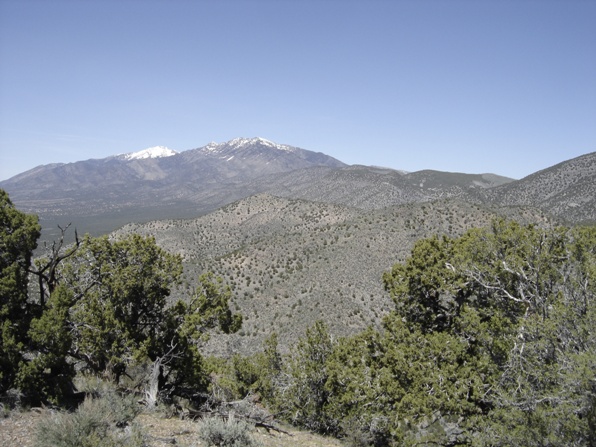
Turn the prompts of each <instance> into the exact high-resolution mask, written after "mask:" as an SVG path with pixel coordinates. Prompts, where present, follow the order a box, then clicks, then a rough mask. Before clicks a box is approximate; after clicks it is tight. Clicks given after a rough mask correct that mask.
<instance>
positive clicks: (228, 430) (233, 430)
mask: <svg viewBox="0 0 596 447" xmlns="http://www.w3.org/2000/svg"><path fill="white" fill-rule="evenodd" d="M251 428H252V427H251V426H250V425H249V424H248V423H247V422H244V421H242V420H237V419H235V418H234V415H233V414H230V416H229V417H228V418H227V419H222V418H220V417H210V418H204V419H202V420H201V421H200V422H199V436H200V437H201V439H202V440H203V441H205V442H206V443H207V445H208V446H210V447H213V446H215V447H253V446H257V445H258V444H257V443H256V442H255V440H254V439H253V437H252V436H251V434H250V431H251Z"/></svg>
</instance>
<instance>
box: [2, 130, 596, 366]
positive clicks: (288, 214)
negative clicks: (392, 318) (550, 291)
mask: <svg viewBox="0 0 596 447" xmlns="http://www.w3.org/2000/svg"><path fill="white" fill-rule="evenodd" d="M0 188H3V189H5V190H7V191H8V193H9V194H10V197H11V199H12V200H13V202H14V203H15V204H16V205H17V207H18V208H19V209H21V210H24V211H27V212H30V213H37V214H38V215H39V216H40V218H41V222H42V225H43V226H44V236H43V237H45V240H51V239H52V238H54V237H55V236H56V231H57V225H62V226H64V225H66V224H68V223H70V222H72V223H73V226H75V227H76V228H77V229H78V230H79V234H81V233H84V232H90V233H92V234H105V233H109V232H111V231H114V230H115V231H114V234H115V235H119V234H129V233H140V234H143V235H152V236H154V237H155V238H156V241H157V243H158V244H159V245H160V246H162V247H163V248H165V249H167V250H169V251H171V252H175V253H179V254H180V255H181V256H182V257H183V259H184V278H183V281H182V283H181V285H180V287H179V288H178V289H177V290H176V291H175V292H174V295H175V297H184V296H188V295H189V294H190V293H191V292H192V289H193V287H194V284H195V281H196V278H197V277H198V275H200V274H201V273H204V272H207V271H210V272H214V273H215V274H216V275H218V276H220V277H222V278H223V279H224V281H225V282H226V283H227V284H228V285H229V286H230V287H231V288H232V290H233V292H234V299H233V307H234V309H235V310H236V311H239V312H241V313H242V314H243V315H244V325H243V328H242V330H241V331H240V332H239V333H238V334H234V335H231V336H225V337H221V336H214V337H212V338H211V340H210V341H209V343H208V345H207V346H205V347H204V348H205V350H206V351H207V352H211V353H218V354H220V355H221V354H226V355H231V354H234V353H238V352H240V353H250V352H254V351H255V350H258V349H259V348H260V346H261V343H262V341H263V340H264V338H265V337H266V336H268V335H269V334H270V333H271V332H274V331H275V332H277V333H278V334H279V339H280V347H281V348H282V350H283V349H287V347H288V346H290V345H292V344H293V343H294V342H295V341H296V339H297V338H298V337H299V336H301V335H302V334H303V333H304V330H305V328H306V327H308V326H310V325H311V324H312V323H313V322H314V321H315V320H318V319H323V320H325V321H326V322H327V324H328V325H329V327H330V329H331V330H332V333H333V334H334V335H336V336H340V335H347V334H350V333H354V332H357V331H359V330H362V329H364V328H365V327H367V326H369V325H373V326H375V325H378V324H379V323H380V320H381V318H382V317H383V315H385V314H386V313H387V312H388V311H389V310H390V309H391V308H392V306H393V304H392V302H391V300H390V298H389V297H388V295H387V293H386V292H385V291H384V289H383V284H382V280H381V278H382V274H383V272H384V271H387V270H389V269H390V268H391V266H392V265H393V264H394V263H395V262H400V261H403V260H404V259H405V258H406V257H407V255H408V253H409V251H410V250H411V248H412V246H413V244H414V243H415V241H416V240H418V239H420V238H423V237H428V236H430V235H433V234H444V235H448V236H458V235H461V234H462V233H463V232H465V231H466V230H467V229H469V228H472V227H476V226H484V225H488V224H489V223H490V222H491V220H493V219H494V218H496V217H503V216H504V217H507V218H511V219H516V220H518V221H520V222H522V223H534V224H538V225H553V224H556V223H567V224H577V223H594V222H596V204H595V197H596V153H590V154H586V155H584V156H581V157H577V158H574V159H571V160H567V161H564V162H562V163H560V164H557V165H555V166H552V167H550V168H548V169H545V170H542V171H539V172H536V173H534V174H532V175H530V176H528V177H525V178H523V179H521V180H513V179H510V178H506V177H502V176H499V175H496V174H464V173H451V172H440V171H431V170H424V171H418V172H410V173H408V172H403V171H398V170H393V169H388V168H380V167H374V166H360V165H353V166H349V165H346V164H345V163H342V162H341V161H339V160H336V159H334V158H332V157H329V156H327V155H325V154H321V153H315V152H311V151H308V150H305V149H300V148H296V147H292V146H288V145H281V144H277V143H273V142H271V141H268V140H265V139H262V138H251V139H243V138H239V139H235V140H232V141H228V142H226V143H210V144H208V145H206V146H204V147H201V148H198V149H193V150H189V151H185V152H180V153H176V152H175V151H172V150H171V149H168V148H165V147H154V148H149V149H146V150H143V151H139V152H133V153H130V154H121V155H116V156H113V157H108V158H105V159H101V160H87V161H81V162H77V163H69V164H53V165H46V166H40V167H37V168H35V169H32V170H30V171H27V172H24V173H22V174H20V175H17V176H15V177H13V178H11V179H9V180H6V181H3V182H0Z"/></svg>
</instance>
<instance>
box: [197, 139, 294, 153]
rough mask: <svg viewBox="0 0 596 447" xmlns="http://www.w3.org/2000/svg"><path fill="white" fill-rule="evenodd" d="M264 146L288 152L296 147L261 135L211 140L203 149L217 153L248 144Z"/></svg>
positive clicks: (240, 147) (241, 147) (247, 145)
mask: <svg viewBox="0 0 596 447" xmlns="http://www.w3.org/2000/svg"><path fill="white" fill-rule="evenodd" d="M255 145H258V146H266V147H269V148H272V149H277V150H281V151H288V152H294V151H295V150H296V148H293V147H292V146H288V145H286V144H277V143H274V142H273V141H269V140H267V139H265V138H261V137H255V138H234V139H233V140H230V141H226V142H225V143H215V142H211V143H209V144H208V145H207V146H205V147H204V148H203V149H204V150H205V151H207V152H212V153H218V152H221V151H226V150H228V151H229V150H230V149H233V150H237V149H243V148H245V147H249V146H255Z"/></svg>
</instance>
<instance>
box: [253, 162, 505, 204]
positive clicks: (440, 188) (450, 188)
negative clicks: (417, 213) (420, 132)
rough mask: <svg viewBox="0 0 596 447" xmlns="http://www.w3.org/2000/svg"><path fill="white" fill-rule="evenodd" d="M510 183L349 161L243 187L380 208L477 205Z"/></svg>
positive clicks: (482, 176) (488, 176) (491, 177)
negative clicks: (454, 201)
mask: <svg viewBox="0 0 596 447" xmlns="http://www.w3.org/2000/svg"><path fill="white" fill-rule="evenodd" d="M512 181H513V180H512V179H509V178H506V177H501V176H497V175H494V174H480V175H476V174H461V173H451V172H440V171H430V170H427V171H418V172H412V173H403V172H400V171H396V170H393V169H387V168H378V167H374V166H360V165H353V166H347V167H345V168H342V169H328V168H317V169H307V170H298V171H292V172H289V173H286V174H283V175H271V176H268V177H261V178H258V179H256V180H254V181H253V182H251V183H250V184H249V185H248V188H249V189H250V190H251V191H254V192H267V193H270V194H275V195H278V196H281V197H288V198H296V199H304V200H312V201H317V202H327V203H335V204H341V205H346V206H352V207H356V208H360V209H380V208H384V207H387V206H394V205H402V204H406V203H421V202H429V201H433V200H437V199H445V198H458V199H460V200H466V201H469V202H473V203H477V202H480V201H482V197H483V196H482V194H481V191H482V190H484V189H486V188H492V187H494V186H497V185H502V184H505V183H508V182H512Z"/></svg>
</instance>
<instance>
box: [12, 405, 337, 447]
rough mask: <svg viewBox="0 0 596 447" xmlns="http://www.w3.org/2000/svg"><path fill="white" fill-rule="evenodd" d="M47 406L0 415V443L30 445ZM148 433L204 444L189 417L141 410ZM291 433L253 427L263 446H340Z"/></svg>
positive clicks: (195, 446) (158, 442)
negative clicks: (182, 417) (1, 416)
mask: <svg viewBox="0 0 596 447" xmlns="http://www.w3.org/2000/svg"><path fill="white" fill-rule="evenodd" d="M49 413H50V411H49V410H32V411H28V412H13V413H11V415H10V416H9V417H7V418H4V419H0V445H2V446H19V447H32V446H33V441H34V431H35V427H36V426H37V424H38V423H39V421H40V419H41V418H44V417H46V416H48V415H49ZM134 422H135V423H136V424H138V425H140V426H141V427H142V429H143V432H144V433H146V434H147V444H146V445H147V447H170V446H172V445H177V446H180V447H205V444H204V443H202V442H201V440H200V437H199V432H198V424H197V423H196V422H194V421H191V420H182V419H178V418H166V417H163V416H161V415H160V414H157V413H151V414H141V415H139V416H137V417H136V418H135V421H134ZM284 429H285V430H287V431H288V432H289V433H290V434H289V435H288V434H284V433H277V432H273V431H272V432H267V430H265V429H261V428H259V429H255V431H254V433H253V435H254V438H255V440H256V441H257V442H258V443H259V444H261V445H262V446H263V447H342V446H343V444H342V443H341V442H340V441H338V440H337V439H333V438H326V437H323V436H319V435H314V434H312V433H308V432H303V431H298V430H295V429H292V428H288V427H285V428H284Z"/></svg>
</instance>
